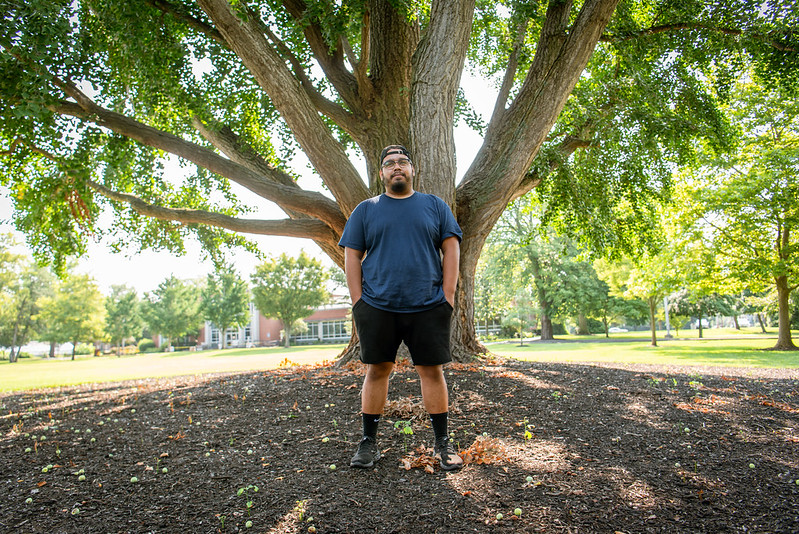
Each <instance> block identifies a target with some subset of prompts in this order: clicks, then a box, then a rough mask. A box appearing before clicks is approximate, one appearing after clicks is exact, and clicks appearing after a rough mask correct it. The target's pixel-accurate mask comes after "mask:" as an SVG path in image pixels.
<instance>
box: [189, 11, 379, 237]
mask: <svg viewBox="0 0 799 534" xmlns="http://www.w3.org/2000/svg"><path fill="white" fill-rule="evenodd" d="M199 4H200V7H202V9H203V10H204V11H205V12H206V13H208V15H209V16H210V17H211V19H212V20H213V21H214V23H215V24H216V27H217V28H218V30H219V31H220V32H221V33H222V35H223V36H224V37H225V39H226V40H227V41H228V42H229V43H231V46H232V47H233V49H234V51H235V52H236V54H237V55H238V56H239V57H240V58H241V59H242V61H243V62H244V64H245V65H246V66H247V68H248V69H249V70H250V72H251V73H252V74H253V76H254V77H255V79H256V80H257V81H258V84H259V85H260V86H261V88H262V89H263V90H264V91H266V93H267V94H268V95H269V97H270V99H271V101H272V103H273V104H274V106H275V108H276V109H277V110H278V112H279V113H280V114H281V116H282V117H283V119H284V120H285V121H286V124H287V125H288V127H289V128H290V129H291V130H292V132H294V135H295V137H296V139H297V141H298V142H299V144H300V146H301V147H302V149H303V151H304V152H305V154H306V155H307V156H308V159H310V161H311V164H312V165H313V166H314V168H315V169H316V170H317V172H319V175H320V176H321V177H322V180H323V181H324V182H325V185H326V186H327V187H328V189H329V190H330V192H331V193H333V196H334V197H335V198H336V200H337V201H338V204H339V205H340V206H341V208H342V210H343V211H344V213H345V214H349V213H350V212H351V211H352V210H353V209H355V206H357V205H358V203H359V202H360V201H361V200H363V199H365V198H367V197H368V196H369V192H368V190H367V188H366V186H365V185H364V183H363V180H362V179H361V177H360V176H359V175H358V172H357V171H356V170H355V168H354V166H353V165H352V163H351V162H350V160H349V158H348V157H347V153H346V152H345V150H344V147H342V145H341V144H340V143H339V142H338V141H337V140H336V139H335V137H333V135H332V134H331V132H330V130H329V129H328V128H327V126H326V125H325V123H324V121H322V118H321V117H320V116H319V114H318V112H317V109H316V106H315V105H314V104H313V102H311V100H310V98H308V95H307V93H306V92H305V89H303V88H302V86H301V85H300V84H299V82H298V81H297V80H296V78H294V76H293V74H292V73H291V72H290V71H289V69H288V68H287V67H286V65H285V63H284V62H283V60H282V59H281V57H280V56H279V55H278V54H277V52H276V51H275V50H274V49H273V48H272V47H271V46H269V43H268V42H267V40H266V37H265V36H264V34H263V32H262V31H261V27H260V24H259V23H258V22H257V21H253V20H251V19H248V20H245V21H242V20H241V18H239V16H238V15H237V14H236V13H234V12H233V10H232V8H231V6H230V4H229V3H228V2H227V1H226V0H199ZM326 222H327V221H326Z"/></svg>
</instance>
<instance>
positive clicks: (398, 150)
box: [380, 145, 413, 165]
mask: <svg viewBox="0 0 799 534" xmlns="http://www.w3.org/2000/svg"><path fill="white" fill-rule="evenodd" d="M389 154H402V155H404V156H405V157H406V158H408V159H409V160H411V161H413V158H412V157H411V153H410V152H408V149H407V148H405V147H404V146H402V145H388V146H387V147H386V148H384V149H383V151H382V152H381V153H380V165H382V164H383V160H384V159H386V156H388V155H389Z"/></svg>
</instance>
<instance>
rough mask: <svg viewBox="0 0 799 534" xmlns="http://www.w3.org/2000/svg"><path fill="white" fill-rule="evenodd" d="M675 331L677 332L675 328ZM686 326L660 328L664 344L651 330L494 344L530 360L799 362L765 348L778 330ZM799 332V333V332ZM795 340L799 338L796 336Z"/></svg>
mask: <svg viewBox="0 0 799 534" xmlns="http://www.w3.org/2000/svg"><path fill="white" fill-rule="evenodd" d="M672 334H673V335H674V332H672ZM697 335H698V334H697V332H696V331H695V330H693V331H684V330H681V331H680V337H679V338H677V339H671V340H667V339H664V333H663V332H658V346H657V347H652V346H650V343H649V332H624V333H619V334H613V335H611V337H610V339H609V340H606V339H605V336H604V335H594V336H555V337H556V339H557V340H560V341H562V342H561V343H557V342H556V343H540V342H533V343H525V345H524V346H523V347H522V346H519V342H518V340H517V341H513V342H505V343H497V344H491V345H488V349H489V350H490V351H491V352H494V353H495V354H498V355H501V356H505V357H513V358H518V359H521V360H530V361H557V362H616V363H651V364H658V365H705V366H723V367H776V368H786V367H788V368H793V367H799V352H776V351H769V350H765V349H768V348H771V347H773V346H774V344H775V343H776V334H775V333H774V332H770V333H768V334H766V335H762V334H758V333H756V332H755V330H754V329H750V330H749V331H744V332H737V331H735V330H732V329H730V330H723V329H712V330H711V329H706V330H705V331H704V336H705V337H704V338H703V339H700V338H698V337H697ZM797 335H798V336H799V334H797ZM795 339H797V337H796V336H795Z"/></svg>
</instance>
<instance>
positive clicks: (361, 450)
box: [350, 436, 380, 468]
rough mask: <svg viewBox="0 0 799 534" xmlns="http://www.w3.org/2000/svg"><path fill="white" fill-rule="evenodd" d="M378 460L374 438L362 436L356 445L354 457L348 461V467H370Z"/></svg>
mask: <svg viewBox="0 0 799 534" xmlns="http://www.w3.org/2000/svg"><path fill="white" fill-rule="evenodd" d="M379 459H380V449H378V448H377V442H376V441H375V438H370V437H369V436H364V437H363V439H362V440H361V443H360V444H359V445H358V450H357V451H356V452H355V456H353V457H352V460H350V467H361V468H366V467H372V466H373V465H375V462H376V461H378V460H379Z"/></svg>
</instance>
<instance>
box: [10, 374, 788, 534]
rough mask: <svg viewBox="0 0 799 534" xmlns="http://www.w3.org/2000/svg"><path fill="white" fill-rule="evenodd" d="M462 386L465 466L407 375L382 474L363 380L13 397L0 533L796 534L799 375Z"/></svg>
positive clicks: (457, 413)
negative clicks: (434, 446)
mask: <svg viewBox="0 0 799 534" xmlns="http://www.w3.org/2000/svg"><path fill="white" fill-rule="evenodd" d="M446 373H447V379H448V382H449V385H450V391H451V396H450V402H451V412H450V413H451V423H450V429H451V431H452V433H453V434H454V442H455V443H456V445H457V446H458V447H459V448H460V449H461V450H462V451H464V455H465V457H466V458H467V465H466V466H465V467H464V468H463V469H462V470H460V471H458V472H454V473H445V472H443V471H441V470H440V469H439V468H438V466H437V465H435V464H434V463H433V462H431V461H430V457H429V455H430V454H431V452H432V451H431V450H430V449H428V448H427V447H428V446H429V445H430V444H431V438H432V430H431V428H430V425H429V422H428V421H427V420H426V417H425V416H424V411H423V409H422V406H421V397H420V393H419V381H418V379H417V377H416V374H415V372H414V371H413V369H412V368H409V367H407V366H403V367H400V368H399V369H398V370H397V372H396V373H395V374H394V375H393V377H392V380H391V389H390V393H389V399H390V403H389V406H388V409H387V413H386V414H385V416H384V418H383V422H382V423H381V431H380V434H379V442H378V443H379V446H380V448H381V450H382V451H383V455H384V457H383V459H381V460H380V462H378V463H377V464H376V466H375V468H373V469H367V470H356V469H352V468H350V467H349V459H350V457H351V456H352V454H353V452H354V450H355V447H356V444H357V440H358V438H359V434H360V419H359V416H358V410H359V405H360V404H359V390H360V385H361V382H362V372H361V370H360V369H359V368H358V367H354V368H350V369H341V370H338V369H334V368H332V367H313V368H311V367H290V368H284V369H280V370H276V371H267V372H259V373H248V374H237V375H224V376H222V375H215V376H205V377H186V378H178V379H157V380H144V381H136V382H126V383H114V384H98V385H87V386H81V387H74V388H64V389H58V390H39V391H28V392H23V393H13V394H3V395H2V396H0V415H1V416H2V417H1V419H0V456H1V457H2V464H1V465H2V467H1V468H0V473H1V474H2V476H0V503H2V505H1V506H0V510H1V511H0V531H3V532H46V533H48V534H54V533H59V532H69V533H72V532H80V533H94V532H103V533H111V532H181V533H194V532H198V533H213V532H241V531H244V532H273V533H305V532H320V533H327V532H353V533H357V532H370V533H371V532H403V533H405V532H407V533H428V532H441V533H459V532H605V533H616V532H624V533H633V532H668V533H680V532H686V533H687V532H691V533H695V532H709V533H720V532H799V373H797V371H796V370H787V371H786V370H745V369H709V368H695V369H691V368H680V369H671V368H662V367H660V368H654V367H646V366H636V367H634V368H633V367H626V368H615V367H609V366H597V365H589V364H585V365H575V364H569V365H560V364H550V363H525V362H517V361H502V360H489V361H484V362H482V363H481V364H480V365H459V364H456V365H451V366H449V367H448V368H447V371H446ZM406 427H408V428H410V432H412V433H408V432H409V431H405V430H404V429H405V428H406ZM514 511H516V512H517V513H518V512H520V513H519V515H515V514H514ZM248 525H250V526H249V527H248Z"/></svg>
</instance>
